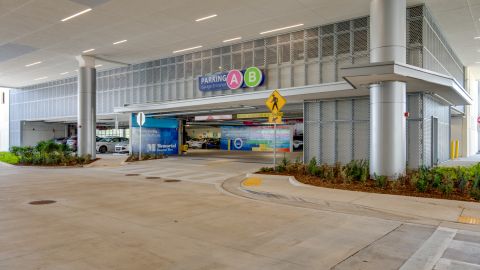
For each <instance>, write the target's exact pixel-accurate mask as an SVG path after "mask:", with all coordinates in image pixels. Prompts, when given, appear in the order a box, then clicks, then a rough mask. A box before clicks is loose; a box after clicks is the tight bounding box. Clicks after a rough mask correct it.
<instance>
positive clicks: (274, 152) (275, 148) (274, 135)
mask: <svg viewBox="0 0 480 270" xmlns="http://www.w3.org/2000/svg"><path fill="white" fill-rule="evenodd" d="M273 169H274V170H275V171H276V170H277V121H276V120H275V122H274V124H273Z"/></svg>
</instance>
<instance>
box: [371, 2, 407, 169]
mask: <svg viewBox="0 0 480 270" xmlns="http://www.w3.org/2000/svg"><path fill="white" fill-rule="evenodd" d="M406 9H407V5H406V0H372V1H371V2H370V62H371V63H376V62H385V61H395V62H397V63H405V62H406V57H407V50H406ZM405 112H406V84H405V83H404V82H398V81H385V82H378V83H375V84H372V85H370V174H371V175H372V176H373V175H374V174H376V175H385V176H389V177H392V178H397V177H398V176H400V175H403V174H404V173H405V169H406V160H407V155H406V149H407V148H406V147H407V146H406V141H407V139H406V135H407V133H406V119H405Z"/></svg>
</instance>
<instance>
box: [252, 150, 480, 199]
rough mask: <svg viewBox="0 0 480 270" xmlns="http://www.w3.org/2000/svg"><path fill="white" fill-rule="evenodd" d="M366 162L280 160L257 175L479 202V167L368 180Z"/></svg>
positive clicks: (380, 191)
mask: <svg viewBox="0 0 480 270" xmlns="http://www.w3.org/2000/svg"><path fill="white" fill-rule="evenodd" d="M368 167H369V166H368V162H367V161H364V160H360V161H352V162H350V163H349V164H346V165H343V166H342V165H340V164H336V165H334V166H330V165H325V164H322V165H318V164H317V162H316V160H315V159H312V160H311V161H310V162H309V164H307V165H305V164H303V163H300V162H294V163H291V162H289V161H287V160H285V159H284V160H282V162H281V164H280V165H278V166H277V168H276V170H274V169H273V168H269V167H264V168H262V169H261V170H260V171H259V172H258V173H261V174H273V175H290V176H294V177H295V178H296V179H297V180H298V181H299V182H301V183H304V184H308V185H313V186H318V187H325V188H335V189H343V190H352V191H362V192H371V193H382V194H394V195H404V196H414V197H427V198H440V199H450V200H462V201H471V202H478V201H479V200H480V163H479V164H476V165H473V166H469V167H434V168H426V167H422V168H420V169H418V170H409V171H407V173H406V175H404V176H401V177H399V178H398V179H396V180H392V179H388V178H387V177H385V176H376V175H375V176H374V178H373V179H370V176H369V175H370V174H369V170H368Z"/></svg>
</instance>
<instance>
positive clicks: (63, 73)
mask: <svg viewBox="0 0 480 270" xmlns="http://www.w3.org/2000/svg"><path fill="white" fill-rule="evenodd" d="M68 73H69V72H68V71H66V72H62V73H60V75H65V74H68Z"/></svg>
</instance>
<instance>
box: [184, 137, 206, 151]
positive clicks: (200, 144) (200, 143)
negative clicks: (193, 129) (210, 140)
mask: <svg viewBox="0 0 480 270" xmlns="http://www.w3.org/2000/svg"><path fill="white" fill-rule="evenodd" d="M187 144H188V148H192V149H194V148H199V149H203V148H205V146H206V142H205V140H201V139H191V140H189V141H187Z"/></svg>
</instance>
